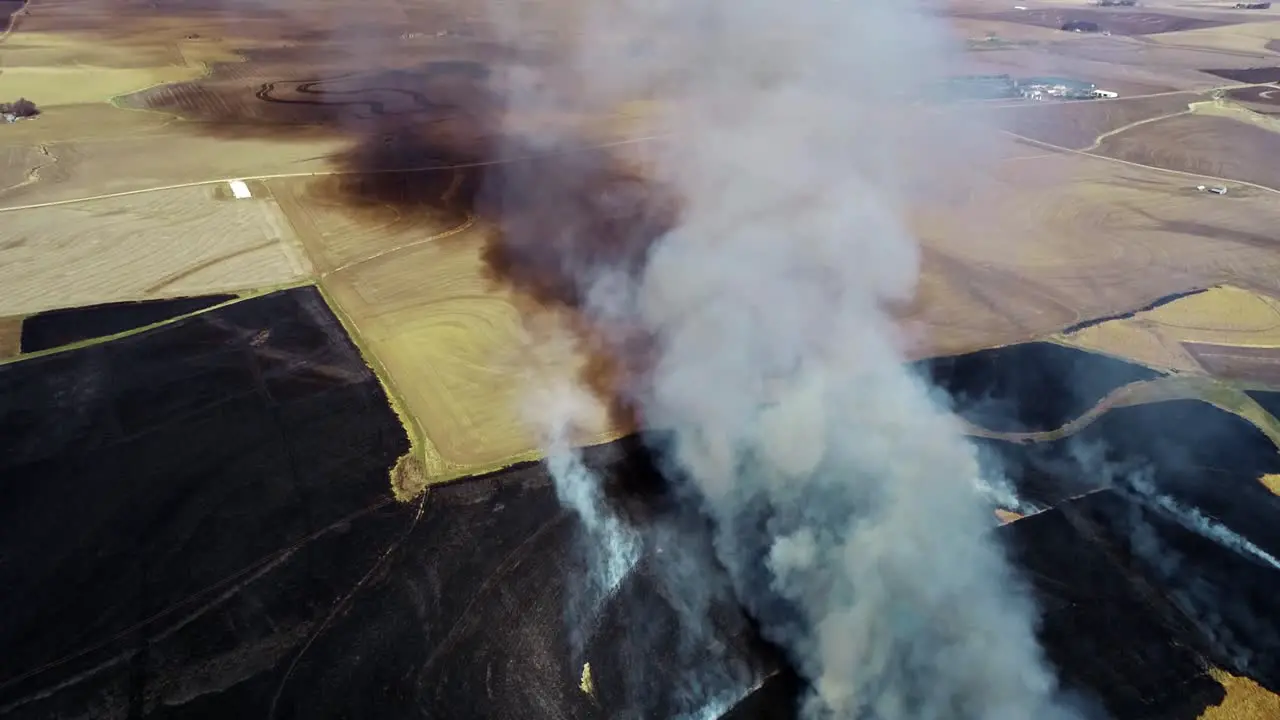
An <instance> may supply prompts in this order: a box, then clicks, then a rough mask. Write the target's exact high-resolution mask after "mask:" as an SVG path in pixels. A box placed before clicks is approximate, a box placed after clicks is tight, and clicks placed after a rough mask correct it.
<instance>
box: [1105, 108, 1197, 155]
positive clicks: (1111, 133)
mask: <svg viewBox="0 0 1280 720" xmlns="http://www.w3.org/2000/svg"><path fill="white" fill-rule="evenodd" d="M1193 112H1194V111H1193V110H1192V109H1191V108H1190V107H1189V106H1188V107H1187V109H1186V110H1179V111H1178V112H1175V113H1169V114H1168V115H1157V116H1155V117H1151V118H1147V119H1145V120H1138V121H1137V122H1131V123H1129V124H1128V125H1123V126H1121V127H1118V128H1115V129H1114V130H1108V131H1106V132H1104V133H1102V134H1101V135H1099V136H1098V137H1096V138H1094V140H1093V144H1092V145H1090V146H1089V147H1086V148H1081V150H1083V151H1084V152H1093V151H1094V150H1097V149H1098V148H1099V147H1101V146H1102V143H1104V142H1106V140H1107V138H1110V137H1113V136H1116V135H1119V134H1120V133H1123V132H1128V131H1130V130H1133V129H1134V128H1138V127H1142V126H1143V125H1149V124H1151V123H1154V122H1160V121H1161V120H1168V119H1170V118H1176V117H1182V116H1183V115H1190V114H1192V113H1193Z"/></svg>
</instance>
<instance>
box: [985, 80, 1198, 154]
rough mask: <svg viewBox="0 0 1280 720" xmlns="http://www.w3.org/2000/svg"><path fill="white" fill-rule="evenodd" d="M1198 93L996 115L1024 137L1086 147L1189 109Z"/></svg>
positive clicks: (1049, 105) (1033, 106)
mask: <svg viewBox="0 0 1280 720" xmlns="http://www.w3.org/2000/svg"><path fill="white" fill-rule="evenodd" d="M1199 98H1200V96H1199V95H1198V94H1196V93H1179V94H1176V95H1158V96H1156V97H1138V98H1131V99H1125V98H1120V99H1117V100H1080V101H1074V102H1064V103H1055V102H1045V103H1030V104H1027V105H1024V106H1022V107H1009V108H1001V110H1000V111H999V113H998V114H997V115H996V118H997V120H998V121H999V122H1000V124H1001V126H1002V127H1004V128H1006V129H1008V130H1010V131H1012V132H1015V133H1017V134H1019V135H1022V136H1024V137H1029V138H1031V139H1033V140H1039V141H1041V142H1047V143H1051V144H1054V145H1058V146H1060V147H1066V148H1072V149H1077V150H1083V149H1086V148H1091V147H1094V146H1095V145H1096V144H1097V142H1098V139H1099V138H1100V137H1101V136H1103V135H1107V134H1110V133H1114V132H1116V131H1118V130H1122V129H1123V128H1126V127H1131V126H1134V125H1135V124H1137V123H1142V122H1149V121H1151V120H1154V119H1155V118H1161V117H1167V116H1170V115H1174V114H1177V113H1182V112H1188V105H1189V104H1190V103H1192V102H1194V101H1196V100H1197V99H1199Z"/></svg>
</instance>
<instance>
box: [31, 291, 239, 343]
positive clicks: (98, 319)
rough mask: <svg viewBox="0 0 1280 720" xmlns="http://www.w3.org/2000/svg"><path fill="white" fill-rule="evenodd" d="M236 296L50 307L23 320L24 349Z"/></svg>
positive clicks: (102, 333)
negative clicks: (50, 308) (60, 307)
mask: <svg viewBox="0 0 1280 720" xmlns="http://www.w3.org/2000/svg"><path fill="white" fill-rule="evenodd" d="M233 299H235V296H234V295H203V296H200V297H186V298H173V299H171V300H144V301H141V302H122V303H106V304H103V305H89V306H83V307H74V308H62V309H58V310H48V311H46V312H42V313H36V314H35V315H31V316H29V317H26V318H24V319H23V321H22V352H24V353H32V352H40V351H41V350H49V349H52V348H56V347H61V346H63V345H70V344H72V343H76V342H80V341H83V340H92V339H94V338H100V337H107V336H109V335H115V334H116V333H122V332H126V331H128V330H135V329H137V328H141V327H145V326H147V325H151V324H152V323H158V322H161V321H164V320H169V319H172V318H176V317H179V316H181V315H186V314H188V313H193V312H196V311H198V310H204V309H205V308H208V307H212V306H214V305H217V304H219V303H224V302H227V301H228V300H233Z"/></svg>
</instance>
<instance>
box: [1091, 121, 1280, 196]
mask: <svg viewBox="0 0 1280 720" xmlns="http://www.w3.org/2000/svg"><path fill="white" fill-rule="evenodd" d="M1098 152H1099V153H1100V154H1102V155H1106V156H1108V157H1114V158H1120V159H1122V160H1127V161H1130V162H1136V163H1141V164H1144V165H1151V166H1154V167H1161V168H1168V169H1170V170H1179V171H1183V172H1191V173H1200V174H1204V175H1212V176H1215V177H1223V178H1230V179H1232V180H1241V181H1244V182H1250V183H1255V184H1258V185H1263V186H1265V187H1269V188H1273V189H1277V190H1280V165H1277V163H1276V162H1275V161H1274V158H1276V157H1280V133H1276V132H1272V131H1270V130H1268V129H1266V128H1264V127H1261V126H1259V125H1256V124H1252V123H1245V122H1239V121H1238V120H1235V119H1232V118H1230V117H1215V116H1206V115H1204V114H1202V112H1197V113H1196V114H1190V115H1182V116H1178V117H1173V118H1168V119H1166V120H1160V121H1158V122H1154V123H1150V124H1146V125H1141V126H1138V127H1135V128H1133V129H1132V130H1129V131H1127V132H1122V133H1118V134H1116V135H1112V136H1110V137H1108V138H1107V139H1105V140H1104V141H1103V142H1102V144H1101V145H1100V146H1099V148H1098Z"/></svg>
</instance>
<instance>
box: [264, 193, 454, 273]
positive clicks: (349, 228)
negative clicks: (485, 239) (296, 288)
mask: <svg viewBox="0 0 1280 720" xmlns="http://www.w3.org/2000/svg"><path fill="white" fill-rule="evenodd" d="M438 175H439V177H440V181H439V182H438V183H434V185H435V186H436V187H433V188H432V190H433V194H434V195H436V197H429V198H423V199H424V200H427V201H437V200H442V199H443V200H445V201H447V199H448V196H449V195H450V194H451V193H453V192H456V190H457V187H458V183H460V182H461V181H462V174H461V173H460V172H457V171H452V170H443V171H440V172H439V173H438ZM384 177H386V176H384ZM368 180H369V179H368V178H361V177H355V176H345V177H339V176H330V177H325V178H318V179H317V178H282V179H278V180H269V181H267V184H268V186H269V187H270V188H271V191H272V194H273V195H274V196H275V197H276V198H277V199H278V200H279V202H280V205H281V207H283V208H284V209H285V211H286V212H287V213H288V215H289V218H290V220H291V221H292V222H293V225H294V227H295V228H296V229H297V231H298V234H299V235H300V236H301V238H302V240H303V242H304V243H305V244H306V246H307V250H308V252H309V253H310V255H311V258H312V260H313V262H314V263H315V266H316V269H317V270H319V271H320V272H322V273H327V272H331V271H333V270H336V269H338V268H341V267H345V266H348V265H351V264H353V263H355V262H358V261H361V260H367V259H369V258H372V257H375V256H377V255H381V254H385V253H389V252H394V251H395V250H397V249H400V248H405V247H408V246H411V245H415V244H420V243H425V242H430V241H433V240H438V239H442V238H444V237H448V236H450V235H453V234H457V233H461V232H464V231H466V230H468V229H469V228H470V227H471V224H472V222H474V219H473V218H472V217H471V216H470V215H468V214H466V213H464V212H450V211H447V210H439V211H431V210H429V209H423V210H421V211H418V212H413V213H408V212H397V211H396V210H395V209H394V208H390V207H386V206H381V205H370V206H368V207H364V208H360V207H353V206H352V204H351V203H350V202H349V201H346V202H343V201H339V200H338V199H337V190H336V188H335V186H336V185H339V184H342V183H354V182H365V181H368Z"/></svg>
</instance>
